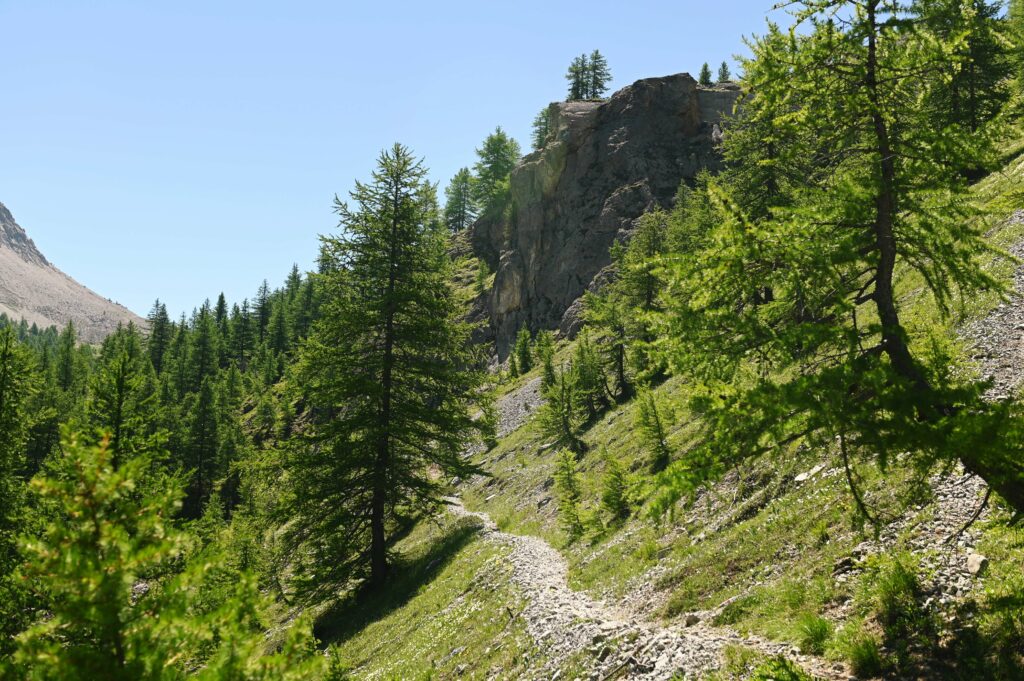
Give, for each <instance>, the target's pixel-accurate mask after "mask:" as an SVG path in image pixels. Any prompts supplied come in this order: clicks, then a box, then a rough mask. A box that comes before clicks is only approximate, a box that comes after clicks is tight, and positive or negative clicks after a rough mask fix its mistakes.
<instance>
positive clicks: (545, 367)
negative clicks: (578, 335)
mask: <svg viewBox="0 0 1024 681" xmlns="http://www.w3.org/2000/svg"><path fill="white" fill-rule="evenodd" d="M534 351H535V352H536V355H537V363H538V364H540V366H541V387H542V388H543V389H545V390H546V389H548V388H550V387H551V386H553V385H554V384H555V381H556V380H557V376H556V375H555V336H554V334H552V333H551V332H550V331H538V332H537V341H536V343H535V344H534Z"/></svg>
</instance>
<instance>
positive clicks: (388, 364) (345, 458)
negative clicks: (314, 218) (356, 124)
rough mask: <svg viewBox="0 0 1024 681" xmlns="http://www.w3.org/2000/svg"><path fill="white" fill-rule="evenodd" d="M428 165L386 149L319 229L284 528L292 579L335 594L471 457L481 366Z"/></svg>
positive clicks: (383, 561) (378, 576)
mask: <svg viewBox="0 0 1024 681" xmlns="http://www.w3.org/2000/svg"><path fill="white" fill-rule="evenodd" d="M426 172H427V171H426V169H425V168H424V167H423V164H422V163H421V162H420V161H418V160H416V159H415V158H414V157H413V156H412V154H411V152H410V151H409V150H408V149H407V148H406V147H404V146H402V145H400V144H396V145H395V146H394V147H392V148H391V149H388V150H386V151H384V152H383V153H382V154H381V155H380V157H379V159H378V163H377V168H376V169H375V170H374V172H373V175H372V179H371V180H370V181H369V182H366V183H363V182H357V183H356V186H355V189H354V190H353V191H352V192H351V194H350V196H351V200H352V203H353V205H351V206H350V205H349V204H347V203H344V202H342V201H341V200H338V201H337V212H338V214H339V215H340V217H341V228H342V233H341V235H339V236H330V237H324V238H323V242H322V244H323V245H322V251H323V252H322V254H321V260H322V261H323V262H324V263H325V264H327V265H328V267H327V268H326V269H325V272H324V274H322V275H320V276H321V283H322V290H323V302H322V307H321V311H322V314H321V316H320V319H319V320H318V321H317V323H316V324H315V326H314V329H313V332H312V333H311V334H310V337H309V338H308V339H307V341H306V343H305V345H304V347H303V351H302V354H301V360H300V363H299V367H298V371H297V386H298V387H301V388H302V390H303V392H304V393H305V394H306V398H307V401H308V404H309V407H310V408H311V410H312V411H311V413H314V414H322V415H323V417H322V418H320V419H318V420H317V422H316V423H315V425H314V428H313V430H312V432H311V433H310V435H309V439H310V442H309V443H308V444H306V445H297V446H296V447H294V448H293V452H292V453H291V456H290V459H289V466H288V468H289V476H290V483H291V486H292V490H293V495H294V498H295V501H294V503H293V505H292V507H291V508H290V516H291V517H292V518H294V520H293V522H292V524H291V525H289V530H288V532H289V537H290V539H291V541H292V542H293V544H299V545H302V546H303V547H304V548H303V550H302V551H300V552H299V553H296V554H295V555H296V557H301V558H300V559H299V564H298V566H297V569H298V572H297V575H298V578H299V584H300V586H301V587H303V589H304V590H305V591H306V592H307V593H309V592H310V591H312V592H317V591H321V592H330V593H333V592H334V589H336V588H337V587H338V586H340V585H343V584H346V583H348V581H349V580H351V579H353V578H362V577H365V578H366V579H367V580H368V584H369V585H370V586H380V585H381V584H382V583H383V582H384V581H385V580H386V579H387V577H388V572H389V569H390V561H389V559H388V551H389V547H390V545H391V542H392V538H393V536H394V535H393V532H394V530H395V529H396V527H397V524H398V519H399V517H401V516H402V515H404V514H409V513H418V512H423V511H427V510H430V509H431V508H434V507H436V505H437V504H439V503H440V500H441V499H440V497H441V494H442V488H441V486H440V484H439V483H438V482H437V481H436V478H435V476H434V475H431V474H430V473H429V470H430V469H433V470H436V471H440V472H441V473H442V477H443V478H450V477H452V476H454V475H459V476H462V477H465V476H466V475H467V474H470V473H472V472H474V471H475V470H476V469H475V467H474V466H473V465H472V464H470V463H469V462H468V461H466V459H465V458H464V457H463V456H462V450H463V447H464V446H465V445H466V444H467V443H468V442H469V441H470V439H471V438H472V437H474V435H475V434H476V433H477V432H478V431H479V429H480V428H481V427H482V424H478V423H476V422H475V421H474V419H473V418H472V411H473V406H474V405H475V404H476V403H477V401H478V399H479V398H478V397H477V394H478V392H477V390H476V387H477V386H479V385H480V384H481V382H482V378H483V375H482V372H480V371H478V370H477V369H474V368H473V367H474V366H475V359H474V358H473V357H472V356H471V355H470V354H469V351H468V350H467V342H468V338H469V330H470V329H469V325H468V324H467V323H466V322H464V321H461V319H460V315H461V309H460V308H459V306H458V304H457V300H456V298H455V297H454V294H453V292H452V290H451V287H450V283H449V282H450V263H449V261H448V256H447V251H446V247H447V239H446V230H445V229H444V227H443V226H442V225H441V224H440V221H439V220H438V219H437V215H436V205H437V204H436V199H435V196H434V189H433V185H431V184H430V183H429V182H428V181H427V179H426Z"/></svg>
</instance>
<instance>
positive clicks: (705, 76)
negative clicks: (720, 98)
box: [697, 62, 714, 86]
mask: <svg viewBox="0 0 1024 681" xmlns="http://www.w3.org/2000/svg"><path fill="white" fill-rule="evenodd" d="M697 82H698V83H700V84H701V85H704V86H709V85H713V84H714V82H713V81H712V80H711V67H710V66H708V63H707V62H704V64H703V65H702V66H701V67H700V75H699V76H697Z"/></svg>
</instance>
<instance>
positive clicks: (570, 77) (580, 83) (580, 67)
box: [565, 54, 590, 102]
mask: <svg viewBox="0 0 1024 681" xmlns="http://www.w3.org/2000/svg"><path fill="white" fill-rule="evenodd" d="M565 79H566V80H567V81H569V92H568V94H567V95H566V100H567V101H570V102H576V101H579V100H581V99H589V98H590V60H589V59H588V58H587V55H585V54H581V55H580V56H578V57H576V58H575V59H573V60H572V63H571V64H569V70H568V71H566V74H565Z"/></svg>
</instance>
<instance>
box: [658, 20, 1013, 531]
mask: <svg viewBox="0 0 1024 681" xmlns="http://www.w3.org/2000/svg"><path fill="white" fill-rule="evenodd" d="M794 6H796V7H797V8H798V11H797V20H798V21H799V22H801V23H803V22H808V23H811V30H810V32H809V33H808V34H807V35H799V34H796V33H794V34H793V35H792V37H791V38H790V39H788V40H786V41H784V42H782V41H773V40H772V39H771V37H770V36H769V38H768V39H767V40H761V41H756V42H755V43H754V45H753V48H754V50H753V51H754V53H755V60H759V59H760V57H759V55H761V54H764V53H767V54H769V55H771V58H770V59H768V60H767V61H766V62H764V64H763V65H764V66H765V68H764V69H762V70H760V71H758V70H757V69H754V70H751V71H750V72H747V69H744V71H745V72H747V76H748V78H754V79H753V80H750V81H749V82H748V83H747V86H748V87H749V89H750V90H751V91H752V92H755V93H757V96H758V97H760V96H762V95H764V96H765V97H766V98H767V100H768V101H771V102H777V103H778V106H780V107H781V106H787V105H788V106H789V107H790V109H791V111H798V112H799V114H798V115H796V116H793V115H790V116H788V117H785V118H783V119H781V120H780V121H779V122H780V124H782V125H784V126H788V127H792V128H795V130H793V132H794V133H795V136H796V137H797V139H801V138H803V137H809V138H811V139H812V141H813V144H812V145H810V148H813V149H814V150H815V159H816V164H817V168H816V172H815V173H813V174H811V175H810V176H806V177H803V178H790V179H791V180H793V181H797V185H798V186H797V187H796V189H795V191H794V192H793V194H792V196H793V201H792V205H790V206H782V207H778V208H772V209H770V210H769V216H770V217H769V218H768V219H765V220H762V221H761V222H760V223H753V222H752V221H751V220H750V219H749V218H747V216H746V214H745V211H744V210H743V208H742V205H743V203H744V201H743V197H742V196H740V197H737V198H735V199H734V198H733V197H732V195H731V194H730V193H729V190H728V186H727V184H723V185H722V186H715V185H714V184H712V186H711V190H710V191H711V194H712V197H713V199H714V201H715V202H716V203H717V205H718V206H719V208H720V210H721V213H722V216H723V219H721V220H720V221H718V224H716V226H715V228H714V229H713V232H712V235H711V236H710V239H709V240H710V241H712V242H713V243H714V248H708V249H705V250H702V251H701V252H699V253H698V254H696V255H695V256H694V257H691V258H689V259H679V261H678V262H677V263H676V264H675V276H674V277H673V281H672V286H671V287H670V289H669V290H668V292H667V294H666V295H665V296H664V300H665V301H667V302H668V305H669V309H670V312H669V314H668V316H667V318H666V321H667V322H668V325H667V327H666V331H667V333H669V334H670V336H671V338H672V359H673V363H674V365H675V367H676V368H677V369H679V370H681V371H683V372H685V373H687V374H691V375H693V376H694V377H695V378H697V379H698V381H700V382H701V384H703V385H704V386H706V389H705V391H703V392H702V393H701V396H700V397H699V398H697V399H696V400H695V401H694V404H693V406H694V407H695V408H696V409H697V411H698V412H700V413H702V414H703V416H704V419H703V420H704V423H705V424H706V430H705V433H704V436H705V438H706V440H705V444H704V445H703V446H701V447H698V448H697V449H695V450H694V451H691V452H689V453H688V455H687V457H686V462H685V464H680V465H678V466H673V467H672V468H671V469H670V472H671V475H670V476H669V480H670V485H669V490H670V493H669V494H668V495H667V496H666V497H665V498H664V499H663V503H666V504H667V503H671V501H672V500H673V499H674V498H676V494H678V493H682V491H683V490H685V489H692V485H693V484H695V482H696V481H697V480H699V479H701V478H702V477H703V476H706V475H708V474H711V471H713V470H718V471H721V470H724V469H725V468H727V467H728V466H730V465H733V464H735V463H736V462H738V461H740V460H742V459H743V458H744V457H746V456H749V455H752V454H757V453H759V452H765V451H770V452H773V453H776V454H777V455H780V456H782V455H785V454H786V452H788V451H789V449H788V448H789V446H790V445H791V444H792V442H793V441H794V440H796V439H799V438H804V439H806V441H807V442H808V443H809V444H810V445H811V446H820V447H832V446H835V445H836V443H838V445H839V447H838V448H839V450H840V453H841V454H842V456H843V460H844V462H845V463H846V464H847V473H848V480H849V481H850V482H851V486H852V484H853V483H854V481H855V479H856V475H855V474H854V473H853V472H852V468H853V466H854V464H855V463H856V461H857V459H858V457H869V458H871V459H873V460H874V461H876V462H878V463H879V464H880V465H882V466H885V465H886V463H887V461H888V460H889V457H890V456H891V455H892V454H893V453H895V452H907V453H909V454H910V457H911V459H912V460H914V461H915V462H917V463H918V464H919V465H921V466H922V467H923V468H925V469H926V468H927V467H928V466H929V465H930V464H932V463H935V462H937V461H943V460H946V461H948V460H949V459H954V458H958V459H959V460H960V461H961V462H962V463H963V464H964V466H965V467H966V468H967V470H968V471H971V472H973V473H975V474H977V475H979V476H980V477H982V478H984V479H985V480H986V481H987V482H988V483H989V484H990V485H991V486H992V488H993V489H994V490H996V491H997V492H999V493H1000V494H1001V495H1002V496H1003V497H1004V498H1005V499H1006V501H1007V502H1008V503H1010V504H1011V505H1012V506H1013V507H1014V508H1015V509H1018V510H1024V470H1022V469H1021V467H1020V463H1019V462H1020V460H1021V457H1022V455H1024V452H1022V451H1021V444H1020V443H1021V442H1022V440H1021V438H1020V435H1019V433H1020V432H1021V429H1022V425H1021V417H1020V415H1019V414H1018V407H1016V406H1015V405H1012V404H985V403H984V402H983V401H982V400H981V399H980V393H981V391H982V390H981V389H982V386H980V385H978V384H973V383H970V382H969V381H965V380H964V379H961V378H954V377H953V375H952V374H951V372H949V371H948V364H949V359H948V357H947V356H946V355H945V354H944V353H943V352H940V351H936V348H938V347H941V346H940V345H937V344H932V343H929V342H927V339H924V340H922V341H912V339H911V336H910V334H909V333H908V330H907V327H906V326H905V324H904V321H903V319H904V316H905V315H904V310H903V309H902V307H903V302H902V301H901V299H900V298H899V297H898V296H897V294H896V292H895V288H894V279H895V274H896V272H897V269H898V268H902V269H903V270H906V271H908V272H911V271H912V272H915V273H916V274H917V275H918V276H920V277H921V281H922V282H923V286H924V287H925V289H926V290H927V291H928V293H929V294H930V295H931V296H932V297H933V298H934V300H935V301H936V302H937V304H938V307H939V309H940V310H941V311H943V312H944V313H948V311H949V309H950V305H951V302H952V300H953V299H954V298H955V297H956V296H957V295H959V294H961V293H966V292H970V291H972V290H977V289H979V288H996V289H998V288H999V284H998V283H997V282H995V281H994V280H993V279H992V278H991V277H990V276H989V275H988V274H987V273H985V272H984V271H983V270H982V269H981V267H980V264H979V259H980V257H981V256H982V255H983V254H984V253H986V252H987V251H988V246H987V245H986V244H985V242H984V241H983V239H982V237H981V234H980V231H979V229H978V226H977V222H976V221H973V220H972V219H971V209H970V205H969V203H968V201H967V200H966V186H965V181H964V179H963V176H962V174H961V169H963V168H968V167H972V166H974V167H977V166H984V164H985V163H986V160H987V156H988V155H989V154H990V153H991V147H990V146H989V143H988V141H987V139H986V138H985V137H984V136H980V137H979V136H977V135H973V134H972V133H971V130H970V125H969V124H968V123H966V122H963V123H960V124H957V125H951V126H935V125H931V124H930V120H931V110H930V108H929V101H930V100H931V96H932V94H933V93H934V92H936V91H937V90H941V89H942V88H945V87H946V85H947V83H948V79H947V78H946V77H945V73H946V72H947V70H948V68H949V65H950V61H951V60H952V61H954V62H956V61H960V60H962V59H963V58H964V57H963V55H962V54H961V53H959V52H958V51H957V45H956V43H955V42H954V44H949V43H948V42H946V41H943V40H941V39H938V37H937V35H936V34H935V33H934V32H933V29H932V28H930V27H929V25H928V24H927V22H924V21H923V20H922V17H921V16H920V15H919V14H917V15H915V14H914V13H912V12H909V10H908V8H906V7H899V8H897V11H896V13H894V11H893V9H894V4H893V3H887V2H886V3H883V2H881V1H880V0H868V1H867V2H864V3H854V2H846V1H841V0H834V1H825V2H819V1H817V0H807V1H806V2H797V3H794ZM835 15H842V16H844V17H846V16H848V17H849V20H848V22H845V23H842V24H840V23H837V22H832V21H828V20H827V17H828V16H835ZM964 29H965V30H969V28H968V27H966V26H965V27H964ZM776 55H778V56H776ZM837 63H841V64H844V68H836V67H835V65H836V64H837ZM787 132H788V131H787ZM728 140H729V136H728V135H727V136H726V146H728V144H729V141H728ZM727 153H728V152H727ZM755 224H756V227H755ZM805 256H808V257H805ZM765 289H769V290H771V291H772V292H773V295H772V298H771V300H764V299H763V296H762V292H763V291H764V290H765ZM759 296H762V299H761V300H760V301H759V300H758V299H759ZM741 301H742V302H741ZM981 433H986V435H985V436H983V437H982V436H980V434H981ZM854 498H855V500H858V502H859V500H860V497H859V496H857V495H856V494H855V495H854ZM861 510H862V512H864V513H867V510H866V509H864V508H863V507H862V508H861Z"/></svg>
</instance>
